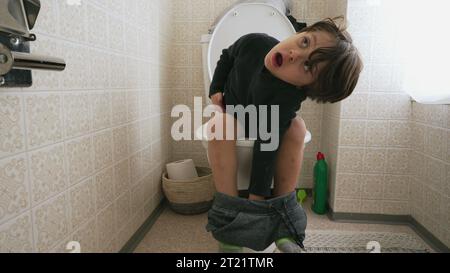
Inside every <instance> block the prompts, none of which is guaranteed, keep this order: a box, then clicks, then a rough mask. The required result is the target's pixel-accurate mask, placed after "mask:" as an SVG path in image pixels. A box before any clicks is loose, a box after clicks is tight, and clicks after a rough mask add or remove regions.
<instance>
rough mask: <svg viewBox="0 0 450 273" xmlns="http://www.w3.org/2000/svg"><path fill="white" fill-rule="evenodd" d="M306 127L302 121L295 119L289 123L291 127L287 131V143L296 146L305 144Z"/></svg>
mask: <svg viewBox="0 0 450 273" xmlns="http://www.w3.org/2000/svg"><path fill="white" fill-rule="evenodd" d="M306 132H307V130H306V125H305V122H304V121H303V119H301V118H296V119H293V120H292V122H291V126H290V127H289V130H288V131H287V138H288V140H289V141H293V142H295V143H298V144H303V143H304V142H305V136H306Z"/></svg>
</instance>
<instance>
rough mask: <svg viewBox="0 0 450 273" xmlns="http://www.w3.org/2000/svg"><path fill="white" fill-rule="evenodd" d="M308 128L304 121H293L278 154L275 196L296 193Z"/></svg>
mask: <svg viewBox="0 0 450 273" xmlns="http://www.w3.org/2000/svg"><path fill="white" fill-rule="evenodd" d="M305 135H306V126H305V122H304V121H303V119H299V118H297V119H294V120H292V123H291V126H290V127H289V129H288V131H287V132H286V134H285V135H284V136H283V141H282V143H281V147H280V151H279V152H278V156H277V160H276V169H275V179H274V184H275V188H274V195H275V196H282V195H286V194H288V193H291V192H293V191H295V188H296V186H297V179H298V177H299V176H300V170H301V168H302V163H303V152H304V149H305Z"/></svg>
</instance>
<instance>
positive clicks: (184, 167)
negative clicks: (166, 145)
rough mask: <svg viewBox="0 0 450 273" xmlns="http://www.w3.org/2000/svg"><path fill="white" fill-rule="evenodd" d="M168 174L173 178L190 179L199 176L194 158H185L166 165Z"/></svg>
mask: <svg viewBox="0 0 450 273" xmlns="http://www.w3.org/2000/svg"><path fill="white" fill-rule="evenodd" d="M166 169H167V175H168V177H169V179H172V180H189V179H194V178H198V174H197V170H196V169H195V165H194V161H193V160H192V159H185V160H180V161H176V162H173V163H169V164H167V165H166Z"/></svg>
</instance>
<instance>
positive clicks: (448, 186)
mask: <svg viewBox="0 0 450 273" xmlns="http://www.w3.org/2000/svg"><path fill="white" fill-rule="evenodd" d="M411 129H412V132H413V133H412V136H411V139H412V145H411V161H410V164H411V177H410V187H411V200H410V207H411V214H412V216H413V217H414V219H416V220H417V221H418V222H419V223H420V224H422V225H423V226H424V227H425V228H427V229H428V230H429V231H431V232H432V233H433V234H434V235H435V236H436V237H438V238H439V239H440V240H441V241H442V242H444V243H445V244H447V246H450V106H449V105H423V104H419V103H415V102H414V103H413V108H412V120H411Z"/></svg>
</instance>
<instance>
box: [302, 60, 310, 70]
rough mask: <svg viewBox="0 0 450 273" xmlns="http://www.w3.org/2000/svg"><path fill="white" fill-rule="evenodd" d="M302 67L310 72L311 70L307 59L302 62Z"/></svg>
mask: <svg viewBox="0 0 450 273" xmlns="http://www.w3.org/2000/svg"><path fill="white" fill-rule="evenodd" d="M303 68H304V69H305V71H306V72H310V70H311V65H310V64H309V62H308V61H306V62H305V63H304V64H303Z"/></svg>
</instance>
